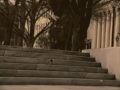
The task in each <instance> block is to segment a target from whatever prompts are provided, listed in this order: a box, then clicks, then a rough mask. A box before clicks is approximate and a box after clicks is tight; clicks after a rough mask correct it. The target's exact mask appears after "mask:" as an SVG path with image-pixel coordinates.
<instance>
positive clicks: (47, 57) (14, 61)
mask: <svg viewBox="0 0 120 90" xmlns="http://www.w3.org/2000/svg"><path fill="white" fill-rule="evenodd" d="M0 85H80V86H120V81H118V80H116V79H115V75H111V74H108V71H107V69H103V68H101V64H100V63H97V62H95V58H92V57H90V54H89V53H79V52H70V51H62V50H42V49H30V48H21V47H9V46H0Z"/></svg>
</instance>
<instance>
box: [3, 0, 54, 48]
mask: <svg viewBox="0 0 120 90" xmlns="http://www.w3.org/2000/svg"><path fill="white" fill-rule="evenodd" d="M4 4H5V7H3V9H2V10H3V11H4V12H2V14H3V15H4V18H5V19H4V21H5V24H4V25H5V26H4V28H5V31H6V32H5V44H6V45H9V44H10V38H11V35H12V33H13V32H14V33H15V34H17V35H18V36H19V45H20V46H22V43H23V40H24V41H25V42H26V44H27V46H28V47H33V44H34V42H35V40H36V39H37V38H38V37H39V36H40V35H41V34H42V33H43V32H44V31H46V30H48V29H49V28H50V26H51V24H52V23H53V21H54V20H53V19H52V17H51V15H50V14H49V13H48V12H49V11H50V9H49V7H48V4H47V2H46V0H15V4H11V3H10V1H9V0H4ZM10 7H12V8H10ZM4 9H5V10H4ZM2 10H1V11H2ZM45 15H48V16H49V17H46V18H47V19H49V22H48V23H47V24H46V26H44V28H43V29H42V30H41V31H40V32H38V33H37V35H35V34H34V33H35V25H36V22H37V20H38V19H39V18H40V17H44V16H45ZM6 27H7V29H6ZM20 37H21V38H20Z"/></svg>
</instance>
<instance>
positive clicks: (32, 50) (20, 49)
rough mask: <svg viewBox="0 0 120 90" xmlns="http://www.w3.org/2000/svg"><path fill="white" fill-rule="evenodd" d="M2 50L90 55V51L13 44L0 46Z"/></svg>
mask: <svg viewBox="0 0 120 90" xmlns="http://www.w3.org/2000/svg"><path fill="white" fill-rule="evenodd" d="M0 50H8V51H24V52H36V53H52V54H56V53H57V54H66V55H80V56H87V57H89V56H90V54H89V53H80V52H78V51H65V50H54V49H34V48H22V47H11V46H0Z"/></svg>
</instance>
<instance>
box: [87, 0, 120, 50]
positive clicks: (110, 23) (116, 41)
mask: <svg viewBox="0 0 120 90" xmlns="http://www.w3.org/2000/svg"><path fill="white" fill-rule="evenodd" d="M95 8H96V9H95V11H94V14H93V17H92V19H91V23H90V26H89V29H88V35H87V36H88V37H87V39H91V44H92V45H91V48H92V49H96V48H107V47H118V46H120V1H119V0H118V1H117V0H114V1H112V0H102V1H101V3H100V4H99V5H97V6H96V7H95Z"/></svg>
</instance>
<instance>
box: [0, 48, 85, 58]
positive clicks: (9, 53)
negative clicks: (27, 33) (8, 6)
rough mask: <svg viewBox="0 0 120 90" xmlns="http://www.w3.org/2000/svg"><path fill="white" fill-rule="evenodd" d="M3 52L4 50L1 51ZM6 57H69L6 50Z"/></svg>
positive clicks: (65, 56)
mask: <svg viewBox="0 0 120 90" xmlns="http://www.w3.org/2000/svg"><path fill="white" fill-rule="evenodd" d="M1 51H3V50H1ZM84 55H86V54H85V53H84V54H83V55H79V56H84ZM4 56H16V57H32V58H34V57H39V58H40V57H41V58H59V59H66V58H67V56H69V55H66V54H56V53H54V54H53V53H52V52H51V53H36V52H23V51H8V50H5V53H4Z"/></svg>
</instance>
